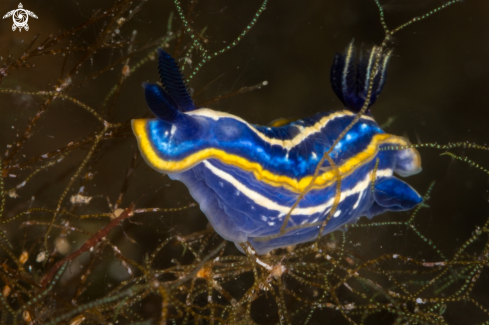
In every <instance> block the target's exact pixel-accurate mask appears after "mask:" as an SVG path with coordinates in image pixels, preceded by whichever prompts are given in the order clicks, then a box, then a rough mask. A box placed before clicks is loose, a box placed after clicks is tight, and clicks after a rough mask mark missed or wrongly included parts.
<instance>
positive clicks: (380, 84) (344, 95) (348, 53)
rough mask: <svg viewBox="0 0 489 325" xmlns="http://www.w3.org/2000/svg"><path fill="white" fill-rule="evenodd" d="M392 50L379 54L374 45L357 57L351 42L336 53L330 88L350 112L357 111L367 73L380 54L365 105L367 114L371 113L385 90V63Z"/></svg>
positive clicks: (363, 92)
mask: <svg viewBox="0 0 489 325" xmlns="http://www.w3.org/2000/svg"><path fill="white" fill-rule="evenodd" d="M391 54H392V51H389V52H387V53H385V54H384V53H382V52H381V50H380V48H379V47H376V46H374V47H373V48H372V49H371V50H369V51H367V53H366V55H365V56H363V55H362V53H361V52H360V53H359V56H358V57H357V56H356V53H355V51H354V47H353V41H352V42H351V43H350V44H349V45H348V47H347V48H346V50H345V52H344V53H343V54H340V53H336V55H335V57H334V61H333V65H332V66H331V87H332V88H333V91H334V93H335V94H336V96H338V98H339V99H340V100H341V101H342V102H343V104H344V105H345V107H346V108H347V109H349V110H350V111H352V112H355V113H356V112H359V111H360V110H361V109H362V107H363V105H364V103H365V99H366V97H367V92H368V87H369V82H370V80H371V79H370V74H371V73H372V70H373V68H374V65H375V59H376V57H377V55H381V58H380V61H379V66H378V69H377V73H376V74H375V76H374V78H373V85H372V94H371V96H370V101H369V104H368V107H369V108H368V109H367V113H368V112H369V111H370V106H372V105H373V104H374V103H375V101H376V100H377V97H378V96H379V95H380V92H381V91H382V88H384V84H385V78H386V72H387V64H388V63H389V59H390V56H391Z"/></svg>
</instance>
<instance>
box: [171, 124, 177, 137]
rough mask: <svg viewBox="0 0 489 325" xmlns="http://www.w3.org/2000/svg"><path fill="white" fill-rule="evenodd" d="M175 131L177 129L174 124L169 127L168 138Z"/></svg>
mask: <svg viewBox="0 0 489 325" xmlns="http://www.w3.org/2000/svg"><path fill="white" fill-rule="evenodd" d="M175 131H177V127H176V126H175V124H174V125H172V126H171V130H170V136H173V135H174V134H175Z"/></svg>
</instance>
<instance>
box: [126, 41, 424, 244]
mask: <svg viewBox="0 0 489 325" xmlns="http://www.w3.org/2000/svg"><path fill="white" fill-rule="evenodd" d="M378 56H380V57H378ZM389 56H390V53H387V54H383V53H381V52H380V50H379V49H378V48H374V49H372V50H371V51H370V52H369V54H368V55H367V57H366V58H363V57H361V56H360V58H359V59H355V56H354V51H353V45H352V44H350V46H349V47H348V48H347V51H346V52H345V53H344V54H342V55H340V54H337V55H336V57H335V62H334V63H333V66H332V70H331V81H332V84H333V89H334V91H335V93H336V94H337V95H338V97H339V98H340V99H341V101H342V102H343V103H344V105H345V106H346V108H345V109H343V110H339V111H332V112H322V113H317V114H316V115H313V116H311V117H308V118H305V119H302V120H280V121H278V122H275V123H274V124H273V126H270V127H264V126H258V125H253V124H250V123H248V122H246V121H244V120H242V119H241V118H239V117H237V116H234V115H231V114H227V113H224V112H218V111H214V110H211V109H208V108H197V107H195V105H194V103H193V102H192V99H191V96H190V94H189V93H188V90H187V87H186V85H185V83H184V81H183V77H182V74H181V72H180V70H179V68H178V65H177V63H176V61H175V60H174V59H173V58H172V57H171V56H170V55H169V54H167V53H166V52H164V51H163V50H161V49H159V50H158V69H159V72H160V78H161V82H162V84H163V87H160V86H159V85H157V84H144V89H145V97H146V101H147V104H148V106H149V108H150V110H151V111H152V112H153V113H154V114H155V115H156V117H157V119H138V120H133V122H132V127H133V130H134V133H135V135H136V138H137V140H138V145H139V149H140V151H141V154H142V156H143V157H144V159H145V160H146V162H147V163H148V164H149V165H150V166H151V167H153V168H154V169H155V170H156V171H158V172H161V173H166V174H168V176H169V177H170V178H172V179H174V180H179V181H181V182H183V183H184V184H185V185H186V186H187V188H188V190H189V192H190V194H191V195H192V197H193V198H194V199H195V200H196V201H197V202H198V203H199V205H200V208H201V210H202V211H203V212H204V214H205V215H206V217H207V218H208V220H209V222H210V224H211V225H212V226H213V228H214V229H215V230H216V232H217V233H219V234H220V235H221V236H222V237H223V238H225V239H227V240H230V241H233V242H235V243H236V244H237V246H238V247H240V246H239V245H238V244H239V243H242V242H246V241H249V242H250V243H251V245H252V246H253V248H254V249H255V250H256V252H257V253H258V254H263V253H266V252H268V251H270V250H272V249H275V248H280V247H285V246H290V245H295V244H299V243H304V242H308V241H311V240H315V239H316V238H317V236H318V232H319V229H320V228H319V227H320V226H318V224H321V222H323V221H324V220H325V218H326V217H327V216H328V214H329V212H330V210H331V209H332V207H333V202H334V201H335V196H336V195H339V204H338V206H337V207H336V210H335V212H334V214H333V215H332V217H331V219H330V220H329V221H328V224H327V225H326V227H325V229H324V233H323V234H325V233H329V232H332V231H335V230H337V229H343V228H344V227H345V226H346V225H348V224H351V223H354V222H356V221H357V220H358V219H359V218H360V217H361V216H366V217H369V218H371V217H373V216H375V215H378V214H380V213H383V212H385V211H405V210H409V209H412V208H413V207H414V206H416V205H417V204H419V203H421V202H422V198H421V196H420V195H419V194H418V193H417V192H416V191H415V190H414V189H412V188H411V187H410V186H409V185H408V184H406V183H405V182H403V181H401V180H399V179H398V178H396V177H395V176H394V173H397V174H398V175H400V176H409V175H413V174H415V173H418V172H420V171H421V159H420V156H419V153H418V152H417V151H416V149H413V148H410V149H405V150H379V149H380V148H386V147H399V146H407V145H408V144H409V142H408V141H407V140H406V139H404V138H402V137H398V136H395V135H391V134H387V133H385V132H384V131H383V130H382V129H381V128H380V127H379V125H378V124H377V123H376V122H375V120H374V119H373V117H372V116H371V115H370V114H366V115H363V116H361V117H360V118H359V120H358V122H357V123H356V124H355V125H354V126H353V127H352V128H351V129H349V131H348V132H347V133H346V134H345V135H344V137H342V138H341V139H339V141H338V142H337V143H336V144H335V147H334V148H333V149H332V150H331V154H330V157H331V158H332V159H333V161H334V164H335V166H336V168H337V170H333V168H332V167H331V166H330V164H329V162H328V161H327V160H326V161H324V163H323V165H322V166H319V167H320V173H319V175H318V177H317V178H314V177H313V175H314V173H315V170H316V167H317V165H318V163H319V162H320V161H321V158H322V157H323V155H324V154H325V153H327V152H328V150H330V148H331V146H332V145H333V143H335V140H336V139H338V137H339V136H340V134H341V133H342V132H343V130H345V128H346V127H347V126H348V125H350V123H351V122H352V121H353V120H354V119H355V117H356V114H357V112H358V111H359V110H360V109H361V106H362V105H363V104H364V102H365V99H366V91H367V89H368V84H369V82H373V85H372V90H373V93H372V98H371V101H370V104H372V103H373V101H375V100H376V98H377V97H378V96H379V94H380V91H381V90H382V88H383V86H384V83H385V76H386V66H387V62H388V59H389ZM376 57H378V58H379V62H380V64H379V68H378V71H377V73H376V74H375V76H374V78H373V79H372V78H369V76H370V73H371V71H372V69H373V65H374V61H375V58H376ZM371 80H372V81H371ZM337 172H339V175H340V176H341V188H340V191H341V192H340V193H336V191H337V189H336V183H337ZM313 179H314V183H312V187H310V188H309V184H310V182H311V181H313ZM306 188H307V189H309V191H308V192H307V193H306V195H305V196H304V197H303V198H302V200H300V202H299V203H298V205H297V207H296V208H295V209H294V210H293V211H292V212H291V214H290V219H289V221H288V223H287V228H286V233H285V234H283V235H282V236H280V237H276V235H277V234H280V229H281V227H282V224H283V222H284V219H285V216H286V215H287V214H288V213H289V212H290V211H291V208H292V206H293V205H294V203H295V202H296V201H297V199H298V197H299V196H300V195H301V193H303V192H304V190H305V189H306ZM312 224H314V226H308V225H312ZM291 227H294V228H291ZM291 229H293V230H291ZM272 235H273V236H274V237H276V238H273V239H270V238H268V239H269V240H265V241H263V239H267V237H269V236H272Z"/></svg>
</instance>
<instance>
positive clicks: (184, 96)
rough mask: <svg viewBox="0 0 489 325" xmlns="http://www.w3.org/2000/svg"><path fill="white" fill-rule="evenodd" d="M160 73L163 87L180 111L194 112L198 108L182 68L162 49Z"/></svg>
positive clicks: (159, 62)
mask: <svg viewBox="0 0 489 325" xmlns="http://www.w3.org/2000/svg"><path fill="white" fill-rule="evenodd" d="M158 71H159V73H160V79H161V82H162V83H163V87H164V88H165V90H166V92H167V93H168V95H170V97H171V98H173V100H174V101H175V104H176V105H177V107H178V109H179V110H180V111H182V112H188V111H192V110H194V109H195V108H196V107H195V105H194V102H193V101H192V98H191V97H190V94H189V92H188V89H187V86H186V85H185V82H184V80H183V76H182V72H181V71H180V67H179V66H178V64H177V62H176V61H175V59H174V58H172V57H171V55H170V54H168V53H166V52H165V51H164V50H163V49H161V48H159V49H158Z"/></svg>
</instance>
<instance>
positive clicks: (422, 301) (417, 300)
mask: <svg viewBox="0 0 489 325" xmlns="http://www.w3.org/2000/svg"><path fill="white" fill-rule="evenodd" d="M416 303H417V304H425V301H424V300H423V299H421V298H416Z"/></svg>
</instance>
